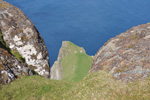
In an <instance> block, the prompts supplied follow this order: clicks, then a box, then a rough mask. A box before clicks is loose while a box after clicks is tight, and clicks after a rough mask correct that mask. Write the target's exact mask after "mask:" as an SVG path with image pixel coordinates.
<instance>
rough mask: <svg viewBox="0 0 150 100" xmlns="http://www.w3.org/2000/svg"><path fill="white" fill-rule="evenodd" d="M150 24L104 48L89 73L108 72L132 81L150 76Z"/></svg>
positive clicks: (118, 37) (105, 45) (122, 35)
mask: <svg viewBox="0 0 150 100" xmlns="http://www.w3.org/2000/svg"><path fill="white" fill-rule="evenodd" d="M149 65H150V24H149V23H147V24H143V25H139V26H136V27H133V28H131V29H129V30H127V31H126V32H125V33H122V34H120V35H118V36H116V37H114V38H112V39H110V40H109V41H108V42H107V43H105V44H104V46H102V47H101V48H100V49H99V51H98V52H97V53H96V55H95V57H94V61H93V64H92V67H91V69H90V71H89V73H92V72H94V71H98V70H102V69H103V70H107V71H109V72H111V73H112V74H113V76H114V77H115V78H117V79H121V80H123V81H126V82H128V81H130V80H135V79H139V78H145V77H147V76H148V75H149V74H150V67H149Z"/></svg>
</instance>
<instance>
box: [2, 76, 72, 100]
mask: <svg viewBox="0 0 150 100" xmlns="http://www.w3.org/2000/svg"><path fill="white" fill-rule="evenodd" d="M73 85H74V83H71V82H65V81H56V80H50V79H45V78H43V77H40V76H31V77H27V76H26V77H22V78H21V79H18V80H16V81H14V82H12V83H11V84H9V85H6V86H3V88H2V89H1V90H0V100H45V99H49V100H62V98H63V94H64V93H66V92H67V91H69V90H70V89H71V87H73Z"/></svg>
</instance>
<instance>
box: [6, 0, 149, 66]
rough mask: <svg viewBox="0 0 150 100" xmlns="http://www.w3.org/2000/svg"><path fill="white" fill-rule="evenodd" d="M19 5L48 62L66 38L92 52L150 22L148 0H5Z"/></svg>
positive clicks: (53, 57)
mask: <svg viewBox="0 0 150 100" xmlns="http://www.w3.org/2000/svg"><path fill="white" fill-rule="evenodd" d="M5 1H7V2H9V3H11V4H13V5H15V6H17V7H19V8H20V9H21V10H22V11H23V12H24V13H25V14H26V15H27V16H28V17H29V18H30V20H31V21H32V22H33V23H34V24H35V26H36V27H37V29H38V30H39V32H40V33H41V35H42V37H43V38H44V41H45V43H46V46H47V49H48V52H49V55H50V62H51V65H52V64H53V62H54V61H55V60H56V59H57V56H58V52H59V48H60V47H61V42H62V41H64V40H69V41H71V42H73V43H75V44H77V45H78V46H82V47H84V48H85V50H86V52H87V54H89V55H95V53H96V52H97V51H98V49H99V48H100V47H101V46H102V45H103V44H104V43H105V42H106V41H107V40H109V39H110V38H112V37H114V36H116V35H118V34H120V33H122V32H125V31H126V30H127V29H129V28H131V27H133V26H136V25H139V24H144V23H147V22H150V0H5Z"/></svg>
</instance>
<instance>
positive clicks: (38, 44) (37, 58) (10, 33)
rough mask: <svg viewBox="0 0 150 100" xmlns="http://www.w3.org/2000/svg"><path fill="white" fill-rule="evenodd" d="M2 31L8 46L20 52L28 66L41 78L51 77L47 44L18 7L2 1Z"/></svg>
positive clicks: (0, 25) (0, 3)
mask: <svg viewBox="0 0 150 100" xmlns="http://www.w3.org/2000/svg"><path fill="white" fill-rule="evenodd" d="M0 29H1V31H2V35H3V39H4V41H5V43H6V45H7V46H8V47H9V48H10V49H11V50H12V51H16V52H18V53H19V54H20V55H21V56H22V57H23V58H25V62H26V63H27V64H28V66H29V67H30V68H31V69H33V70H34V71H35V72H36V73H38V74H39V75H41V76H44V77H47V78H49V77H50V66H49V56H48V51H47V48H46V46H45V43H44V41H43V39H42V37H41V35H40V34H39V32H38V31H37V29H36V28H35V26H34V25H33V23H32V22H31V21H30V20H29V18H28V17H27V16H26V15H25V14H24V13H23V12H22V11H21V10H20V9H19V8H17V7H15V6H13V5H11V4H9V3H7V2H5V1H2V0H1V1H0Z"/></svg>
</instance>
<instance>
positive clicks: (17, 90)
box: [0, 71, 150, 100]
mask: <svg viewBox="0 0 150 100" xmlns="http://www.w3.org/2000/svg"><path fill="white" fill-rule="evenodd" d="M149 98H150V78H148V79H145V80H139V81H135V82H130V83H128V84H125V83H122V82H121V81H115V80H114V79H113V78H112V76H111V74H108V73H106V72H103V71H100V72H96V73H93V74H91V75H88V76H86V77H85V78H84V79H83V80H82V81H80V82H78V83H72V82H65V81H56V80H48V79H44V78H42V77H40V76H31V77H23V78H22V79H18V80H17V81H14V82H12V83H11V84H10V85H8V86H3V88H2V89H1V90H0V99H2V100H41V99H42V100H149Z"/></svg>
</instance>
